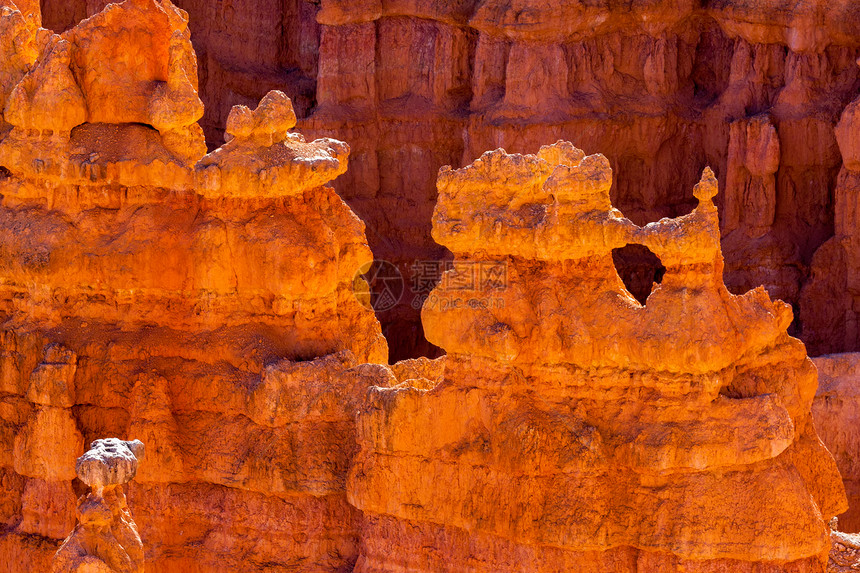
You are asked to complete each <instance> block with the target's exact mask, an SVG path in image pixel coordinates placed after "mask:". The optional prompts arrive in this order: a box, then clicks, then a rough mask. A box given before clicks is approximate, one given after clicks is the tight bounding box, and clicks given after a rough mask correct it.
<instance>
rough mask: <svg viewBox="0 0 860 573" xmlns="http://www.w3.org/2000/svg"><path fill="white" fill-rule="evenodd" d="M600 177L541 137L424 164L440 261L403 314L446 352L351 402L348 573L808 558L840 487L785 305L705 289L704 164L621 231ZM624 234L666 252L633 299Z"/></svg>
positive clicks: (795, 564) (709, 190)
mask: <svg viewBox="0 0 860 573" xmlns="http://www.w3.org/2000/svg"><path fill="white" fill-rule="evenodd" d="M611 182H612V173H611V170H610V167H609V162H608V161H607V159H606V158H605V157H603V156H601V155H591V156H585V154H584V153H583V152H581V151H580V150H578V149H576V148H574V147H573V146H572V145H570V144H569V143H562V142H560V143H557V144H556V145H554V146H551V147H544V148H541V150H540V152H539V153H538V154H537V155H525V156H524V155H508V154H507V153H505V152H504V151H503V150H497V151H494V152H488V153H486V154H484V155H483V156H482V157H481V158H480V159H478V160H477V161H476V162H475V163H474V164H472V165H470V166H468V167H466V168H463V169H460V170H450V169H443V170H442V171H441V172H440V175H439V182H438V188H439V203H438V206H437V208H436V211H435V214H434V238H435V239H436V240H437V241H439V242H440V243H441V244H443V245H445V246H446V247H448V248H450V249H451V251H452V252H454V254H455V257H456V258H455V261H454V270H452V271H448V272H447V273H446V275H445V276H444V277H443V280H442V282H441V283H440V285H439V286H437V287H436V289H435V290H434V291H433V293H431V295H430V298H429V299H428V300H427V302H426V303H425V305H424V309H423V311H422V317H423V320H424V325H425V328H426V332H427V334H428V337H429V340H430V341H431V342H433V343H435V344H438V345H439V346H441V347H442V348H444V349H445V350H446V351H447V352H448V356H447V359H446V362H445V366H444V373H443V374H442V377H441V381H439V382H438V384H436V385H434V386H432V387H431V388H427V387H426V386H424V384H423V383H422V384H421V385H415V386H414V387H410V386H409V383H408V382H407V383H406V384H405V385H403V386H401V387H394V388H388V389H383V388H379V389H374V390H372V391H371V397H370V403H369V405H367V406H366V407H365V408H364V409H363V410H362V411H361V413H360V415H359V421H358V431H359V438H358V441H359V446H360V448H361V449H360V452H359V454H358V456H357V457H356V459H355V464H354V466H353V467H352V469H351V470H350V479H349V486H348V487H349V498H350V501H351V503H353V505H355V506H356V507H357V508H358V509H360V510H362V511H363V512H364V513H365V522H364V527H363V531H362V542H361V543H362V545H361V548H362V553H361V557H360V559H359V561H358V564H357V567H356V570H357V571H368V572H370V571H374V572H378V571H402V570H407V569H408V570H411V571H428V572H430V571H434V572H438V571H456V570H464V569H467V568H468V569H469V570H474V571H487V572H489V571H494V572H499V571H522V570H528V571H562V570H584V571H585V570H588V571H592V570H594V571H596V570H612V571H661V572H665V571H715V570H732V571H774V572H776V571H823V567H824V562H825V560H826V556H827V554H828V551H829V549H830V539H829V529H828V527H827V525H826V523H827V520H829V519H830V518H831V517H832V516H833V515H835V514H836V513H841V512H843V511H844V510H845V509H846V503H845V494H844V490H843V487H842V484H841V481H840V479H839V473H838V471H837V469H836V466H835V464H834V461H833V458H832V457H831V456H830V454H829V453H828V452H827V450H826V449H825V448H824V446H823V445H822V444H821V442H820V441H819V439H818V436H817V434H816V433H815V429H814V426H813V423H812V417H811V407H812V400H813V396H814V393H815V388H816V371H815V368H814V366H813V364H812V363H811V362H810V361H809V359H808V358H807V357H806V353H805V350H804V347H803V344H802V343H800V341H798V340H796V339H794V338H791V337H790V336H788V335H787V334H786V329H787V328H788V326H789V324H790V323H791V320H792V315H791V309H790V307H789V306H788V305H787V304H785V303H783V302H781V301H776V302H772V301H771V299H770V298H769V297H768V295H767V293H766V292H765V291H764V289H762V288H758V289H755V290H753V291H751V292H748V293H746V294H744V295H742V296H735V295H732V294H730V293H729V292H728V291H727V290H726V287H725V286H724V285H723V281H722V276H723V275H722V271H723V258H722V254H721V252H720V243H719V237H720V235H719V222H718V218H717V209H716V207H715V206H714V204H713V203H712V198H713V197H714V196H715V195H716V193H717V181H716V179H715V178H714V176H713V174H712V173H711V171H710V170H709V169H708V170H706V171H705V174H704V176H703V177H702V180H701V181H700V183H699V184H698V185H697V186H696V188H695V191H694V196H695V197H696V199H697V200H698V202H699V205H698V207H696V209H694V210H693V212H692V213H690V214H689V215H686V216H683V217H680V218H676V219H662V220H660V221H659V222H656V223H651V224H648V225H646V226H644V227H639V226H637V225H635V224H634V223H633V222H631V221H630V220H629V219H626V218H624V217H623V216H622V215H621V213H620V212H619V211H618V210H616V209H614V208H613V207H612V204H611V202H610V199H609V192H610V188H611ZM629 243H637V244H641V245H644V246H646V247H647V248H648V249H650V250H651V251H653V253H655V254H656V255H657V256H658V257H659V258H660V260H661V261H662V263H663V264H664V265H665V267H666V273H665V276H664V277H663V281H662V283H661V284H659V285H655V286H654V288H653V290H652V291H651V293H650V296H648V298H647V302H646V304H644V305H643V304H640V303H639V302H637V301H636V300H635V299H634V298H633V297H632V296H631V295H630V294H629V293H628V292H627V291H626V290H625V288H624V286H623V284H622V282H621V280H620V278H619V276H618V274H617V273H616V271H615V268H614V266H613V262H612V250H613V249H615V248H619V247H623V246H624V245H625V244H629ZM428 548H432V549H428Z"/></svg>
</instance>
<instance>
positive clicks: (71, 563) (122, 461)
mask: <svg viewBox="0 0 860 573" xmlns="http://www.w3.org/2000/svg"><path fill="white" fill-rule="evenodd" d="M143 455H144V445H143V443H141V442H140V440H133V441H131V442H126V441H124V440H119V439H117V438H107V439H103V440H96V441H94V442H93V443H92V444H91V445H90V449H89V451H87V453H85V454H84V455H83V456H81V457H80V458H78V461H77V464H76V466H75V471H76V472H77V474H78V478H80V480H81V481H82V482H83V483H85V484H86V485H88V486H90V487H91V488H92V491H91V492H90V493H88V494H86V495H85V496H82V497H81V499H80V500H78V522H79V524H78V526H77V527H76V528H75V530H74V531H73V532H72V533H71V535H69V536H68V537H67V538H66V540H65V541H63V544H62V545H61V546H60V549H59V550H58V551H57V553H56V555H54V559H53V562H52V563H51V570H50V571H51V573H75V572H82V571H93V572H103V573H143V571H144V557H143V543H142V542H141V540H140V535H138V531H137V525H136V524H135V523H134V519H133V517H132V515H131V512H130V511H129V509H128V504H127V503H126V498H125V493H124V492H123V489H122V486H123V484H126V483H128V482H129V481H131V479H132V478H134V474H135V473H136V472H137V465H138V462H139V461H140V460H141V459H143Z"/></svg>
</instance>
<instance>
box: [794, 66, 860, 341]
mask: <svg viewBox="0 0 860 573" xmlns="http://www.w3.org/2000/svg"><path fill="white" fill-rule="evenodd" d="M858 65H860V60H858ZM836 140H837V141H838V142H839V151H840V153H841V154H842V169H841V170H840V171H839V177H838V179H837V180H836V189H835V190H834V202H835V203H836V206H835V211H836V212H835V215H836V216H835V218H834V237H833V238H832V239H830V240H829V241H827V242H826V243H824V244H823V245H821V247H820V248H819V249H818V250H817V251H816V252H815V256H814V257H813V259H812V279H811V280H810V281H809V283H807V284H806V286H805V287H804V289H803V292H802V295H801V303H800V307H801V321H802V323H803V338H804V340H805V342H806V344H807V346H808V347H809V350H810V353H811V354H813V355H817V354H829V353H832V352H840V351H855V350H858V349H860V325H858V314H860V233H858V232H857V225H858V222H860V218H858V214H860V209H858V204H860V98H857V99H855V100H854V101H853V102H852V103H851V104H850V105H848V107H846V108H845V110H844V111H843V112H842V116H841V117H840V119H839V123H838V124H837V125H836Z"/></svg>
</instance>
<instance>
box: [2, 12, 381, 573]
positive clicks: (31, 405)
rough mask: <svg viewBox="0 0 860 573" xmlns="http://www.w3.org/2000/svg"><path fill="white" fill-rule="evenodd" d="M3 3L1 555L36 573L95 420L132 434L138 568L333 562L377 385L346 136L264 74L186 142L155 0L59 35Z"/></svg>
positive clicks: (45, 560)
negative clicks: (225, 129) (306, 115)
mask: <svg viewBox="0 0 860 573" xmlns="http://www.w3.org/2000/svg"><path fill="white" fill-rule="evenodd" d="M3 6H4V7H3V8H2V12H0V36H2V37H4V38H10V40H9V42H6V40H4V41H3V43H2V44H0V49H4V50H11V49H14V54H12V55H10V57H8V58H2V59H0V66H3V73H2V74H0V78H3V80H2V81H4V82H5V81H6V80H7V79H9V78H13V79H14V78H17V79H16V80H15V81H14V82H11V83H10V85H6V84H3V85H2V86H0V87H2V90H0V95H2V98H3V102H4V103H5V106H4V107H3V116H2V117H3V121H4V122H5V123H4V124H3V127H2V128H0V166H2V169H0V227H2V228H3V229H4V233H2V234H0V385H2V393H0V523H2V529H0V555H2V556H3V557H2V559H0V571H4V572H6V571H8V572H10V573H11V572H18V571H24V570H38V571H45V570H48V567H49V562H50V559H51V555H53V553H54V552H55V551H56V550H57V546H58V544H59V543H60V541H61V540H62V539H63V538H65V537H66V535H67V534H68V532H69V531H70V530H71V529H72V528H73V526H74V519H75V498H76V495H75V489H76V488H77V487H78V485H76V483H77V482H73V481H72V480H73V478H74V477H75V474H74V472H73V471H72V468H74V461H75V459H76V458H77V457H78V456H80V455H81V454H82V453H83V445H84V444H85V443H89V442H90V441H92V440H94V439H95V438H97V437H100V436H104V435H113V436H118V437H119V438H121V439H125V438H132V437H133V438H139V439H140V440H142V441H143V442H144V443H146V446H147V460H148V461H147V464H146V465H144V466H142V467H141V468H140V471H139V472H138V473H137V477H136V479H135V480H134V482H132V483H130V484H129V485H128V492H127V495H128V506H129V507H130V508H131V509H132V511H133V512H134V515H135V518H136V520H137V521H138V524H139V533H140V537H141V539H142V541H143V543H144V546H145V547H146V561H147V567H151V568H152V570H157V571H166V572H170V571H177V572H179V571H189V570H192V569H193V570H195V571H216V570H224V569H230V570H240V569H242V567H247V568H248V569H250V570H263V569H265V568H267V567H268V568H275V567H282V568H289V569H290V570H295V571H300V570H304V571H320V570H325V571H337V570H345V569H348V568H349V567H351V564H352V563H353V562H354V561H355V559H356V556H357V535H358V513H357V512H356V510H355V509H354V508H352V507H351V506H349V505H348V503H347V501H346V496H345V480H346V473H347V467H348V465H349V462H350V459H351V457H352V455H353V454H354V452H355V449H356V447H355V443H354V438H353V436H354V434H355V431H354V425H355V421H354V411H355V410H356V408H357V404H358V403H359V402H360V400H361V399H362V398H363V397H364V396H365V394H366V392H367V388H369V387H370V386H387V385H395V384H397V381H396V379H395V377H394V375H393V374H392V373H391V372H390V371H388V369H386V368H384V367H382V366H373V365H367V363H383V362H385V361H386V359H387V355H388V350H387V346H386V342H385V339H384V338H383V337H382V334H381V332H380V327H379V323H378V322H377V320H376V318H375V316H374V314H373V312H372V310H370V309H369V308H368V307H367V305H366V301H363V300H359V298H357V297H356V296H355V295H354V294H353V289H354V285H355V284H356V282H357V281H359V282H360V281H361V280H362V279H361V278H360V277H357V276H356V273H357V271H358V270H359V269H360V268H361V267H362V265H364V264H366V263H368V262H369V261H370V260H371V259H372V255H371V251H370V249H369V248H368V245H367V241H366V239H365V235H364V225H363V224H362V222H361V221H360V220H359V219H358V218H357V217H356V216H355V215H354V214H353V213H352V212H351V211H350V210H349V208H348V207H347V206H346V204H345V203H344V202H343V201H342V200H341V199H340V198H339V197H338V196H337V194H336V193H335V192H334V190H333V189H331V188H330V187H328V186H327V185H328V184H329V183H330V182H331V181H332V180H333V179H335V178H336V177H338V176H339V175H341V174H343V173H344V172H345V171H346V169H347V161H348V155H349V147H348V146H347V145H346V144H344V143H342V142H340V141H335V140H331V139H321V140H317V141H306V140H305V139H304V138H303V137H302V136H301V135H299V134H297V133H294V132H292V129H293V128H294V127H295V123H296V116H295V112H294V110H293V107H292V103H291V101H290V99H289V98H288V97H286V96H285V95H284V94H283V93H279V92H272V93H270V94H267V95H266V96H265V97H264V98H263V100H262V101H261V102H260V103H259V105H258V106H254V107H255V108H256V109H251V108H247V107H237V108H235V109H233V110H232V112H231V115H230V118H229V121H228V125H229V132H230V133H229V134H230V137H231V141H230V142H228V143H227V144H225V145H224V146H223V147H221V148H219V149H216V150H214V151H213V152H212V153H210V154H208V155H206V148H205V145H204V144H203V133H202V131H201V128H200V127H199V125H198V124H197V120H198V119H199V118H200V116H201V114H202V113H203V108H202V105H201V102H200V99H199V98H198V96H197V91H196V87H197V70H196V58H195V55H194V52H193V50H192V47H191V44H190V42H189V33H188V26H187V24H188V18H187V14H186V13H185V12H184V11H182V10H180V9H179V8H176V7H175V6H174V5H173V4H171V3H170V2H169V0H126V1H125V2H120V3H116V4H111V5H110V6H108V7H106V8H105V9H104V11H102V12H100V13H98V14H96V15H94V16H93V17H91V18H89V19H87V20H85V21H83V22H81V23H80V24H79V25H78V26H76V27H73V28H71V29H69V30H67V31H66V32H64V33H63V34H59V35H57V34H51V33H49V32H47V31H45V30H41V31H40V30H39V29H38V28H37V27H36V26H35V25H34V24H33V21H32V18H28V16H27V15H26V14H25V13H24V12H22V11H21V10H18V9H17V8H16V7H15V6H14V5H12V4H11V2H9V1H8V0H7V1H6V3H5V4H4V5H3ZM12 39H14V41H12ZM78 493H81V492H80V491H78ZM110 495H113V494H110ZM110 495H109V494H108V493H104V496H103V498H104V500H105V501H104V503H107V504H108V506H110V507H113V505H111V504H113V503H114V502H116V503H117V504H120V505H121V503H120V502H121V500H113V498H111V499H109V497H110ZM101 503H102V502H101V501H100V502H98V504H96V505H94V506H93V508H94V509H93V511H94V512H95V514H94V515H95V516H96V517H94V519H96V521H93V522H92V524H93V526H95V525H98V526H99V527H101V525H103V523H102V522H101V521H98V520H99V519H102V517H105V516H106V515H107V513H105V512H104V511H102V510H103V509H104V508H103V507H102V505H100V504H101ZM96 506H98V507H96ZM87 507H89V505H88V506H87ZM88 511H89V510H88ZM111 515H113V513H112V514H111ZM87 519H89V518H87ZM111 519H113V518H111ZM87 523H90V522H87ZM85 529H86V528H85ZM120 542H121V544H122V545H124V542H122V540H121V539H120ZM124 546H125V545H124ZM112 567H113V566H112ZM120 570H123V569H120Z"/></svg>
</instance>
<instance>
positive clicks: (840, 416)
mask: <svg viewBox="0 0 860 573" xmlns="http://www.w3.org/2000/svg"><path fill="white" fill-rule="evenodd" d="M813 362H814V363H815V366H816V367H817V368H818V380H819V384H818V392H817V393H816V395H815V404H814V405H813V408H812V413H813V415H814V417H815V427H816V428H817V429H818V432H819V434H820V435H821V439H822V441H823V442H824V443H825V444H826V445H827V449H828V450H830V452H831V453H832V454H833V457H834V458H835V459H836V465H837V466H838V467H839V472H840V473H841V474H842V480H843V482H844V483H845V490H846V493H847V494H848V511H847V512H845V513H844V514H842V515H840V516H839V529H840V531H850V532H854V533H856V532H858V531H860V434H858V432H857V430H856V428H857V422H858V417H860V354H857V353H845V354H832V355H827V356H819V357H817V358H814V359H813Z"/></svg>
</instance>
